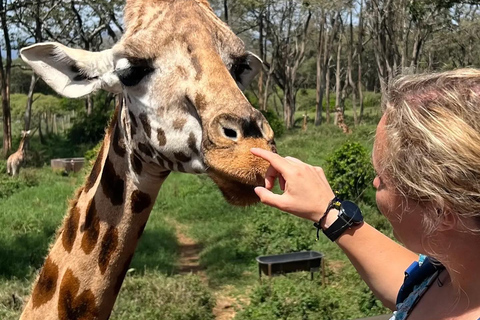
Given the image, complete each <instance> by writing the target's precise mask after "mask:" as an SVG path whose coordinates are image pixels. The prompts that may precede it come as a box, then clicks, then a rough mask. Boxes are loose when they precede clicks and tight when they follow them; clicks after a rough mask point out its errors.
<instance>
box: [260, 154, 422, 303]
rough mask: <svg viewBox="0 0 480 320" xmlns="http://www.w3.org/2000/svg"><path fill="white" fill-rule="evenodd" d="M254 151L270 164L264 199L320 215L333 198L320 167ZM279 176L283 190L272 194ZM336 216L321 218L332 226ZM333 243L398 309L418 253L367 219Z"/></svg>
mask: <svg viewBox="0 0 480 320" xmlns="http://www.w3.org/2000/svg"><path fill="white" fill-rule="evenodd" d="M252 153H253V154H254V155H256V156H259V157H261V158H263V159H265V160H267V161H268V162H270V168H269V169H268V171H267V174H266V177H265V187H257V188H255V192H256V193H257V195H258V196H259V198H260V200H261V201H262V202H263V203H265V204H267V205H270V206H272V207H275V208H278V209H280V210H283V211H286V212H289V213H292V214H294V215H296V216H298V217H301V218H304V219H309V220H312V221H315V222H317V221H319V220H320V219H321V218H322V216H323V215H324V213H325V210H326V208H327V206H328V203H329V202H330V201H331V200H332V198H333V197H334V193H333V191H332V189H331V187H330V185H329V183H328V181H327V179H326V177H325V174H324V172H323V170H322V168H320V167H314V166H311V165H308V164H305V163H303V162H301V161H300V160H298V159H295V158H290V157H287V158H283V157H281V156H279V155H278V154H274V153H272V152H269V151H265V150H261V149H252ZM277 178H278V179H279V182H280V188H281V189H282V191H283V193H282V194H274V193H273V192H271V190H272V188H273V185H274V183H275V180H276V179H277ZM337 214H338V211H337V210H331V211H330V212H329V213H328V215H327V217H326V218H325V219H323V226H322V227H324V228H325V227H328V226H330V225H331V224H332V223H333V222H334V221H335V220H336V219H337ZM335 242H336V243H337V244H338V245H339V247H340V248H341V249H342V250H343V251H344V252H345V253H346V254H347V256H348V258H349V259H350V261H351V262H352V264H353V265H354V266H355V268H356V269H357V271H358V272H359V274H360V276H361V277H362V278H363V280H364V281H365V282H366V283H367V285H368V286H369V287H370V289H371V290H372V291H373V292H374V294H375V295H376V296H377V297H378V298H379V299H380V300H381V301H382V303H383V304H384V305H385V306H386V307H388V308H390V309H392V310H395V300H396V297H397V293H398V290H399V289H400V286H401V285H402V283H403V279H404V271H405V270H406V269H407V267H408V266H409V265H410V264H411V263H412V262H413V261H415V260H417V258H418V255H416V254H415V253H413V252H411V251H410V250H408V249H406V248H404V247H402V246H401V245H399V244H398V243H396V242H395V241H393V240H391V239H390V238H388V237H387V236H385V235H383V234H382V233H380V232H379V231H377V230H376V229H375V228H373V227H372V226H370V225H368V224H367V223H363V224H361V225H360V226H356V227H353V228H351V229H349V230H347V231H346V232H345V233H343V234H342V235H341V236H340V237H339V238H338V239H337V240H336V241H335Z"/></svg>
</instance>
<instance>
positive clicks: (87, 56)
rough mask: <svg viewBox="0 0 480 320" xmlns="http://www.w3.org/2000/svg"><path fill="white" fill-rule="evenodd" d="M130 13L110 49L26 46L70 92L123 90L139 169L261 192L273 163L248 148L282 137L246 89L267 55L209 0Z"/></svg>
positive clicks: (165, 2)
mask: <svg viewBox="0 0 480 320" xmlns="http://www.w3.org/2000/svg"><path fill="white" fill-rule="evenodd" d="M124 20H125V24H126V31H125V34H124V35H123V37H122V39H121V40H120V41H119V42H118V43H117V44H116V45H115V46H114V47H113V48H111V49H109V50H105V51H101V52H88V51H84V50H79V49H72V48H68V47H66V46H63V45H61V44H58V43H42V44H36V45H33V46H30V47H27V48H24V49H22V50H21V56H22V58H23V59H24V60H25V61H26V62H27V63H29V64H30V65H31V66H32V68H33V69H34V71H35V72H36V73H38V74H39V75H40V76H41V77H42V78H43V79H44V80H45V81H46V82H47V83H48V84H49V85H50V86H51V87H53V88H54V89H55V90H56V91H57V92H58V93H60V94H62V95H64V96H67V97H72V98H76V97H82V96H85V95H88V94H90V93H92V92H94V91H96V90H98V89H104V90H107V91H110V92H114V93H118V94H122V95H123V105H122V115H121V120H120V122H119V123H120V126H121V127H122V129H123V132H124V133H125V140H126V149H127V150H128V151H129V153H128V154H129V155H130V157H131V162H132V165H131V167H132V170H135V168H136V167H137V168H138V166H139V165H140V166H141V167H142V169H143V170H142V171H143V174H145V172H147V173H148V174H150V175H151V176H155V175H158V174H159V173H162V172H165V171H181V172H189V173H207V174H208V175H209V176H210V177H211V178H212V179H213V180H214V182H215V183H216V184H217V185H218V186H219V188H220V190H221V191H222V193H223V194H224V196H225V198H226V199H227V200H228V201H229V202H231V203H233V204H239V205H246V204H250V203H253V202H256V201H257V197H256V195H255V193H254V191H253V188H254V186H257V185H260V184H262V183H263V176H264V174H265V172H266V169H267V167H268V163H266V162H265V161H263V160H261V159H259V158H256V157H254V156H253V155H251V153H250V152H249V150H250V148H252V147H259V148H264V149H269V150H272V149H273V150H274V149H275V145H274V140H273V131H272V129H271V128H270V126H269V125H268V123H267V121H266V120H265V118H264V117H263V116H262V114H261V113H260V112H259V111H258V110H255V109H254V108H253V107H252V106H251V105H250V103H249V102H248V100H247V99H246V98H245V96H244V94H243V93H242V90H243V89H244V88H246V87H247V86H248V84H249V82H250V81H251V80H252V79H253V77H254V76H255V75H256V74H257V72H258V71H259V69H260V68H261V61H260V60H259V59H258V58H257V57H256V56H255V55H253V54H251V53H249V52H247V51H245V48H244V44H243V42H242V41H241V40H240V39H239V38H238V37H237V36H235V35H234V34H233V33H232V31H231V30H230V29H229V28H228V27H227V26H226V25H225V24H224V23H223V22H221V21H220V19H218V18H217V17H216V16H215V14H214V12H213V11H212V9H211V8H210V6H209V4H208V3H207V2H205V1H204V0H182V1H169V0H157V1H153V0H137V1H133V0H128V1H127V4H126V7H125V16H124ZM115 135H116V134H115ZM115 135H114V139H115ZM117 138H118V136H117ZM135 163H136V164H137V165H135Z"/></svg>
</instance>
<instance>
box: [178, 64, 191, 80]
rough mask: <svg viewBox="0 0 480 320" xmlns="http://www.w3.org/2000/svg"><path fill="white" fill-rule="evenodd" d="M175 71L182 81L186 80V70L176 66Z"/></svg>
mask: <svg viewBox="0 0 480 320" xmlns="http://www.w3.org/2000/svg"><path fill="white" fill-rule="evenodd" d="M177 71H178V72H177V73H178V74H179V75H180V77H181V78H182V79H187V77H188V73H187V70H186V69H185V68H184V67H182V66H177Z"/></svg>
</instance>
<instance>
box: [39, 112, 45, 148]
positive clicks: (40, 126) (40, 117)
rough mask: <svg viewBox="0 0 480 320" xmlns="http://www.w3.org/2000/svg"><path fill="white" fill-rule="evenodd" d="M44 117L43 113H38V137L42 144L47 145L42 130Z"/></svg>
mask: <svg viewBox="0 0 480 320" xmlns="http://www.w3.org/2000/svg"><path fill="white" fill-rule="evenodd" d="M42 117H43V113H40V114H39V115H38V137H39V138H40V143H41V144H42V145H45V144H46V142H45V138H44V137H43V132H42Z"/></svg>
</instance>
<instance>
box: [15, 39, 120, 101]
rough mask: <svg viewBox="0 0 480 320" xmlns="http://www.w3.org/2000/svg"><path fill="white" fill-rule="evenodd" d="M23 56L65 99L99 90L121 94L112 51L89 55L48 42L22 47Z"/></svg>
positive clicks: (82, 51) (89, 53)
mask: <svg viewBox="0 0 480 320" xmlns="http://www.w3.org/2000/svg"><path fill="white" fill-rule="evenodd" d="M20 55H21V57H22V59H23V60H24V61H25V62H26V63H28V64H29V65H30V66H31V67H32V69H33V71H34V72H35V73H37V74H38V75H39V76H40V77H41V78H42V79H43V80H44V81H45V82H46V83H47V84H48V85H49V86H50V87H52V88H53V89H54V90H55V91H56V92H58V93H59V94H61V95H63V96H66V97H69V98H80V97H83V96H86V95H88V94H90V93H92V92H95V91H97V90H98V89H104V90H107V91H110V92H114V93H119V92H121V89H122V87H121V85H120V81H119V80H118V77H117V76H116V75H115V73H114V59H113V53H112V50H111V49H109V50H104V51H101V52H89V51H86V50H81V49H72V48H68V47H66V46H64V45H62V44H60V43H55V42H45V43H39V44H35V45H32V46H29V47H26V48H23V49H22V50H20Z"/></svg>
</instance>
